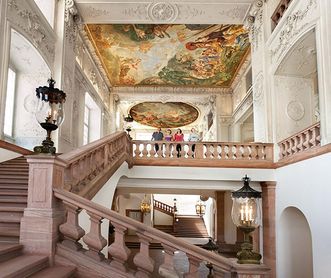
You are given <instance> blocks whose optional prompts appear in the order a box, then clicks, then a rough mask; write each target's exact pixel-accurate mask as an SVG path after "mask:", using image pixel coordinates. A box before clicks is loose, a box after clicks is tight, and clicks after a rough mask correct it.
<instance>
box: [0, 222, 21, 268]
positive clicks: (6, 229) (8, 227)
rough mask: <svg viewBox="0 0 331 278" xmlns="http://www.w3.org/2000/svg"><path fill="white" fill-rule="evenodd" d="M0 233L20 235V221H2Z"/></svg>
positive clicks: (11, 235)
mask: <svg viewBox="0 0 331 278" xmlns="http://www.w3.org/2000/svg"><path fill="white" fill-rule="evenodd" d="M0 235H2V236H9V237H19V236H20V223H0ZM0 273H1V272H0Z"/></svg>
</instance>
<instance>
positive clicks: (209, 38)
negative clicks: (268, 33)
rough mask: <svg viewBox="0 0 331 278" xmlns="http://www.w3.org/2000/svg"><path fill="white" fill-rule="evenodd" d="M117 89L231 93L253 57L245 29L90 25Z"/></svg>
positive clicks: (93, 40)
mask: <svg viewBox="0 0 331 278" xmlns="http://www.w3.org/2000/svg"><path fill="white" fill-rule="evenodd" d="M86 30H87V32H88V34H89V38H90V40H91V41H92V44H93V45H94V47H95V48H96V50H97V53H98V55H99V58H100V60H101V62H102V64H103V66H104V68H105V70H106V72H107V75H108V77H109V80H110V82H111V83H112V85H113V86H137V85H138V86H139V85H142V86H146V85H147V86H148V85H152V86H155V85H165V86H207V87H229V86H230V85H231V83H232V81H233V79H234V77H235V75H236V72H237V70H238V69H239V67H240V65H241V62H242V61H243V60H244V58H245V55H246V53H247V52H248V51H249V46H250V45H249V40H248V31H247V30H245V29H244V27H243V26H242V25H224V24H223V25H201V24H186V25H183V24H176V25H175V24H173V25H171V24H163V25H161V24H158V25H153V24H88V25H86Z"/></svg>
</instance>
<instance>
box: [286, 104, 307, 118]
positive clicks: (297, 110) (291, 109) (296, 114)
mask: <svg viewBox="0 0 331 278" xmlns="http://www.w3.org/2000/svg"><path fill="white" fill-rule="evenodd" d="M286 114H287V116H288V117H289V118H290V119H292V120H293V121H300V120H301V119H302V118H303V117H304V115H305V108H304V106H303V104H302V103H301V102H300V101H297V100H293V101H290V102H289V103H288V104H287V107H286Z"/></svg>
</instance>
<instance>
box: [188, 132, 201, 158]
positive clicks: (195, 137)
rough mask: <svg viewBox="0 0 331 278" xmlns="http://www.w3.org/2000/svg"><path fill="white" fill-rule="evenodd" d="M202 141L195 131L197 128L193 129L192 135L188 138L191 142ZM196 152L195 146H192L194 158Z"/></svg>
mask: <svg viewBox="0 0 331 278" xmlns="http://www.w3.org/2000/svg"><path fill="white" fill-rule="evenodd" d="M199 140H200V136H199V134H198V133H197V131H196V130H195V128H191V132H190V135H189V137H188V141H189V142H197V141H199ZM194 151H195V144H193V145H192V157H194Z"/></svg>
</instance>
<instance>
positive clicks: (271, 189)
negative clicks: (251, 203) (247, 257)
mask: <svg viewBox="0 0 331 278" xmlns="http://www.w3.org/2000/svg"><path fill="white" fill-rule="evenodd" d="M261 188H262V215H263V219H262V223H263V262H264V263H265V264H266V265H267V266H268V267H270V268H271V273H270V278H276V227H275V226H276V225H275V224H276V223H275V221H276V220H275V217H276V206H275V203H276V182H273V181H268V182H261Z"/></svg>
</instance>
